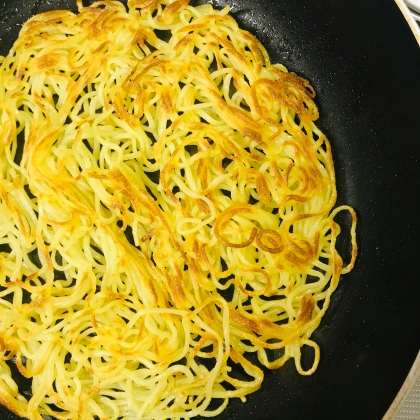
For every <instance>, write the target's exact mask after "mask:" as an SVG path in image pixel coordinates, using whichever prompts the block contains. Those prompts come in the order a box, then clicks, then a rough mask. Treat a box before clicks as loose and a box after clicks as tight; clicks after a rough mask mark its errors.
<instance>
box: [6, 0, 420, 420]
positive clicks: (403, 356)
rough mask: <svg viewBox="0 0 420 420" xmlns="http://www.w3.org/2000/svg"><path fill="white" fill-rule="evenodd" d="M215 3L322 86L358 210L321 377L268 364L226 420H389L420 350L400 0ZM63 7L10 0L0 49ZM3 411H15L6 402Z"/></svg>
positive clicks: (413, 54) (412, 56)
mask: <svg viewBox="0 0 420 420" xmlns="http://www.w3.org/2000/svg"><path fill="white" fill-rule="evenodd" d="M213 4H214V6H216V7H223V6H225V5H226V4H230V5H231V6H232V13H233V15H234V16H235V18H236V19H237V20H238V21H239V22H240V24H241V25H242V27H244V28H246V29H248V30H250V31H251V32H252V33H253V34H255V35H256V36H257V37H258V38H259V39H260V40H261V41H262V42H263V44H264V45H265V46H266V47H267V48H268V51H269V53H270V55H271V58H272V61H273V62H281V63H283V64H285V65H286V66H287V67H288V69H289V70H291V71H294V72H296V73H297V74H299V75H302V76H304V77H306V78H307V79H309V80H310V82H311V83H312V84H313V86H314V87H315V89H316V91H317V93H318V95H317V98H316V102H317V104H318V105H319V107H320V113H321V117H320V119H319V121H318V124H319V126H320V127H321V129H322V130H324V132H325V133H326V134H327V136H328V138H329V139H330V141H331V143H332V148H333V155H334V158H335V168H336V173H337V183H338V192H339V199H338V204H342V203H348V204H350V205H351V206H353V207H354V208H355V209H356V211H357V213H358V216H359V224H358V243H359V251H360V253H359V257H358V260H357V264H356V267H355V269H354V271H353V272H352V273H350V274H349V275H346V276H344V278H343V279H342V282H341V284H340V286H339V288H338V290H337V291H336V293H335V294H334V296H333V299H332V304H331V306H330V309H329V311H328V312H327V315H326V316H325V318H324V319H323V321H322V323H321V326H320V327H319V329H318V330H317V331H316V332H315V334H314V335H313V338H314V339H315V340H316V341H317V342H318V343H319V344H320V346H321V351H322V354H321V363H320V365H319V368H318V370H317V371H316V372H315V374H314V375H313V376H310V377H302V376H300V375H299V374H298V373H297V372H296V370H295V367H294V364H293V362H291V361H290V362H288V363H287V364H286V365H285V366H284V367H283V368H282V369H280V370H278V371H275V372H269V371H267V372H266V379H265V381H264V383H263V386H262V389H261V390H260V391H258V392H256V393H254V394H252V395H251V396H249V398H248V401H247V402H246V403H245V404H242V403H241V402H238V401H231V402H230V404H229V406H228V408H227V410H226V411H225V412H224V413H223V415H222V416H220V418H221V419H230V420H234V419H245V420H247V419H256V420H259V419H275V418H279V419H280V418H282V419H286V420H293V419H298V420H301V419H311V420H317V419H323V420H336V419H342V420H344V419H357V420H363V419H368V420H379V419H381V418H382V416H383V415H384V414H385V412H386V410H387V408H388V407H389V405H390V404H391V402H392V400H393V398H394V397H395V395H396V394H397V392H398V390H399V388H400V387H401V385H402V383H403V381H404V379H405V377H406V375H407V373H408V371H409V369H410V367H411V365H412V363H413V361H414V359H415V357H416V355H417V353H418V351H419V349H420V264H419V262H420V49H419V47H418V45H417V43H416V41H415V38H414V37H413V35H412V34H411V32H410V29H409V27H408V25H407V24H406V22H405V21H404V18H403V16H402V15H401V13H400V12H399V10H398V8H397V6H396V4H395V3H394V1H393V0H351V1H349V0H293V1H290V0H272V1H270V0H228V1H225V0H214V2H213ZM57 8H70V9H72V10H75V1H74V0H45V1H43V0H36V1H35V0H18V1H17V0H15V1H12V0H10V1H3V2H1V3H0V39H1V40H0V52H1V53H2V54H6V53H7V51H8V50H9V48H10V47H11V45H12V42H13V40H14V39H15V38H16V37H17V35H18V31H19V29H20V26H21V24H22V23H23V22H24V21H25V20H26V19H27V18H29V17H30V16H31V15H33V14H34V13H39V12H42V11H46V10H51V9H57ZM343 222H344V223H345V222H346V221H345V220H344V221H343ZM346 249H347V246H346V243H345V241H343V242H342V251H343V252H346ZM0 418H1V419H14V418H16V417H15V416H13V415H12V414H10V413H6V410H5V409H3V411H0Z"/></svg>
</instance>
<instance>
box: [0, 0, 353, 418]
mask: <svg viewBox="0 0 420 420" xmlns="http://www.w3.org/2000/svg"><path fill="white" fill-rule="evenodd" d="M77 5H78V9H79V12H78V13H77V14H74V13H72V12H70V11H53V12H47V13H43V14H40V15H37V16H34V17H33V18H31V19H30V20H29V21H28V22H27V23H26V24H25V25H24V26H23V28H22V30H21V33H20V35H19V38H18V39H17V41H16V42H15V44H14V46H13V48H12V50H11V51H10V53H9V54H8V55H7V57H3V58H1V67H0V138H1V141H0V251H1V252H0V286H1V287H0V402H1V403H2V404H3V405H5V406H7V407H8V408H9V409H10V410H12V411H14V412H15V413H17V414H18V415H20V416H25V417H28V418H29V419H36V420H41V419H42V418H43V417H42V416H43V415H50V416H52V417H54V418H57V419H63V420H64V419H69V420H70V419H83V420H89V419H92V420H93V419H98V418H99V419H112V420H117V419H140V418H141V419H151V420H159V419H186V418H191V417H194V416H198V415H201V416H208V417H210V416H215V415H218V414H219V413H220V412H221V411H222V410H223V409H224V408H225V407H226V405H227V403H228V401H229V399H230V398H240V399H242V400H243V401H245V397H246V395H248V394H250V393H252V392H254V391H256V390H257V389H259V388H260V386H261V383H262V381H263V371H262V368H261V365H263V366H266V367H268V368H270V369H277V368H279V367H281V366H282V365H284V363H285V362H286V361H287V360H289V359H294V362H295V365H296V369H297V371H298V372H299V373H301V374H302V375H310V374H312V373H313V372H314V371H315V369H316V368H317V365H318V362H319V358H320V351H319V347H318V345H317V344H316V343H315V342H314V341H312V340H311V339H310V337H311V334H312V333H313V331H314V330H315V329H316V328H317V326H318V325H319V323H320V321H321V318H322V317H323V315H324V313H325V311H326V310H327V308H328V306H329V302H330V297H331V294H332V292H333V291H334V290H335V289H336V287H337V284H338V281H339V278H340V275H341V274H343V273H346V272H348V271H350V270H351V268H352V267H353V265H354V261H355V258H356V253H357V246H356V242H355V225H356V215H355V212H354V210H353V209H352V208H350V207H348V206H343V207H339V208H336V209H335V210H333V206H334V204H335V201H336V187H335V175H334V168H333V160H332V155H331V149H330V144H329V142H328V140H327V139H326V137H325V135H324V134H323V133H322V132H321V131H320V130H319V129H318V128H317V126H316V125H315V124H314V121H315V120H316V119H317V118H318V110H317V107H316V105H315V103H314V100H313V99H314V96H315V92H314V90H313V88H312V87H311V85H310V84H309V83H308V81H306V80H305V79H303V78H301V77H299V76H297V75H296V74H294V73H289V72H288V71H287V70H286V68H285V67H284V66H282V65H280V64H271V63H270V60H269V57H268V55H267V52H266V50H265V49H264V47H263V46H262V45H261V44H260V42H259V41H258V40H257V39H256V38H255V37H253V36H252V35H251V34H250V33H248V32H246V31H244V30H241V29H239V28H238V25H237V23H236V22H235V20H234V19H233V18H232V17H231V16H229V15H228V11H229V9H228V8H225V9H223V10H215V9H213V8H212V7H211V6H210V5H202V6H197V7H192V6H190V5H189V4H188V0H177V1H173V2H172V1H170V0H131V1H129V2H128V6H127V7H126V6H124V5H123V4H122V3H119V2H116V1H100V2H96V3H94V4H93V5H91V6H89V7H84V6H83V5H82V2H81V0H78V2H77ZM341 210H347V211H349V212H350V214H351V218H352V224H351V245H352V255H351V261H350V263H349V265H347V266H346V267H343V262H342V259H341V257H340V255H339V254H338V252H337V251H336V238H337V235H338V234H339V232H340V227H339V225H338V224H337V223H336V222H334V220H333V219H334V217H335V215H336V214H337V212H339V211H341ZM304 346H309V347H311V348H312V349H313V350H312V355H313V365H312V366H311V367H310V368H309V369H306V370H305V369H304V368H303V367H302V363H301V349H302V347H304ZM13 366H16V368H17V371H18V372H19V373H18V375H20V376H21V377H24V378H28V380H29V381H30V382H31V390H30V392H29V393H28V392H26V393H25V392H24V391H23V390H22V389H20V388H19V386H18V383H19V380H16V372H15V373H14V372H12V371H13Z"/></svg>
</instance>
